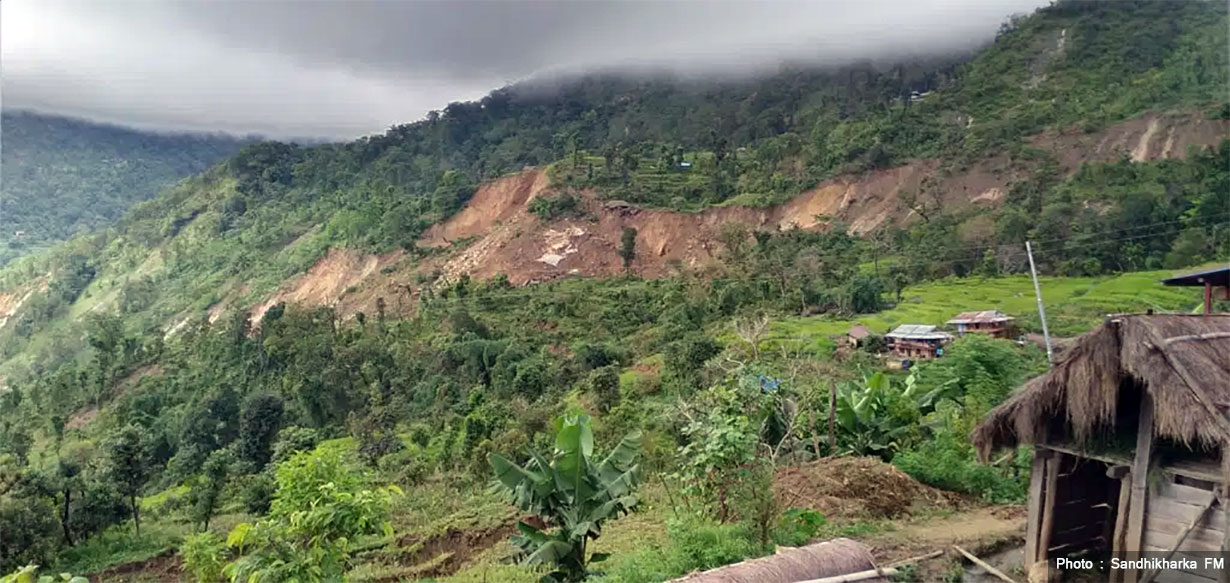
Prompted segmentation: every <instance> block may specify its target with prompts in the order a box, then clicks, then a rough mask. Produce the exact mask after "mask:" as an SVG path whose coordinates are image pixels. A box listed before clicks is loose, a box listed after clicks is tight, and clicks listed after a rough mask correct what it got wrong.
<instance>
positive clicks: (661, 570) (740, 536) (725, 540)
mask: <svg viewBox="0 0 1230 583" xmlns="http://www.w3.org/2000/svg"><path fill="white" fill-rule="evenodd" d="M668 533H669V535H670V543H669V544H668V545H666V546H664V547H662V548H654V549H645V550H643V551H640V552H638V553H635V554H633V555H629V556H627V557H625V558H624V559H623V560H621V561H619V563H618V564H615V565H613V566H612V567H611V569H610V571H609V572H607V574H606V575H605V576H604V577H602V578H601V579H599V580H600V581H602V582H604V583H657V582H659V581H664V580H666V579H670V578H672V577H678V576H680V575H683V574H685V573H690V572H692V571H699V570H705V569H713V568H715V567H720V566H722V565H729V564H731V563H735V562H738V561H742V560H744V559H745V558H747V557H750V556H756V555H758V554H759V552H760V549H759V545H757V544H756V543H755V542H754V541H753V540H752V538H753V537H752V534H751V532H750V531H749V530H748V529H747V527H746V526H744V525H739V524H718V523H715V522H712V521H709V520H707V519H703V518H699V517H694V516H689V517H686V518H684V519H681V520H673V521H671V522H670V524H669V526H668Z"/></svg>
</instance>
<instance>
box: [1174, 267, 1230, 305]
mask: <svg viewBox="0 0 1230 583" xmlns="http://www.w3.org/2000/svg"><path fill="white" fill-rule="evenodd" d="M1162 284H1163V285H1171V286H1180V287H1200V288H1204V314H1205V315H1206V316H1207V315H1209V314H1211V313H1213V288H1218V287H1220V288H1223V289H1224V290H1225V291H1224V296H1225V299H1227V300H1230V267H1218V268H1216V269H1207V270H1204V271H1197V272H1195V273H1189V274H1186V275H1177V276H1175V277H1171V278H1168V279H1163V280H1162Z"/></svg>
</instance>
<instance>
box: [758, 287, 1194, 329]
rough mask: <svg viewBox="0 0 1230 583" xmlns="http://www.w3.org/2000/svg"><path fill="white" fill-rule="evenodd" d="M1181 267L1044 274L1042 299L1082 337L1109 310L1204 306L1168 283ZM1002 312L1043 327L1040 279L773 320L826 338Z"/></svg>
mask: <svg viewBox="0 0 1230 583" xmlns="http://www.w3.org/2000/svg"><path fill="white" fill-rule="evenodd" d="M1174 274H1175V272H1173V271H1140V272H1135V273H1125V274H1121V275H1116V276H1107V277H1097V278H1094V277H1043V278H1040V280H1039V283H1040V285H1041V287H1042V299H1043V301H1044V303H1045V305H1046V316H1047V322H1048V324H1049V325H1050V329H1051V333H1052V334H1055V335H1056V336H1075V335H1078V334H1081V333H1083V332H1085V331H1087V330H1089V329H1090V328H1092V327H1093V326H1095V325H1097V323H1098V322H1100V321H1101V320H1102V318H1104V317H1105V316H1106V315H1108V314H1117V313H1132V312H1144V311H1146V310H1148V309H1153V310H1155V311H1158V312H1191V311H1193V310H1197V309H1199V306H1200V302H1201V292H1200V290H1198V289H1195V288H1182V287H1166V286H1163V285H1162V284H1161V280H1162V279H1164V278H1167V277H1170V276H1172V275H1174ZM974 310H1000V311H1002V312H1004V313H1006V314H1008V315H1010V316H1014V317H1016V318H1017V323H1018V325H1019V327H1020V329H1021V330H1022V331H1040V330H1041V325H1040V321H1039V319H1038V311H1037V305H1036V303H1035V301H1034V288H1033V283H1032V282H1031V281H1030V278H1029V276H1028V275H1013V276H1009V277H998V278H978V277H968V278H960V279H958V278H952V279H945V280H940V281H935V282H931V283H926V284H923V285H918V286H913V287H908V288H906V289H905V290H904V291H903V292H902V294H901V303H899V304H897V305H896V306H894V307H892V308H890V309H888V310H884V311H882V312H879V313H875V314H865V315H860V316H857V317H855V318H851V319H839V318H833V317H830V316H810V317H796V318H787V319H784V320H781V321H778V322H774V323H773V328H772V330H773V334H772V337H773V338H779V339H785V338H818V337H824V336H835V335H842V334H845V333H846V331H847V330H849V329H850V326H852V325H854V324H855V323H861V324H863V325H864V326H867V327H868V328H869V329H871V330H872V331H873V332H875V333H877V334H883V333H885V332H888V331H889V330H891V329H892V328H894V327H896V326H899V325H901V324H935V325H943V324H944V322H946V321H947V320H948V319H949V318H952V317H953V316H954V315H956V314H958V313H960V312H967V311H974Z"/></svg>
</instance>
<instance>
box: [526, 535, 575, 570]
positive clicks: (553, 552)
mask: <svg viewBox="0 0 1230 583" xmlns="http://www.w3.org/2000/svg"><path fill="white" fill-rule="evenodd" d="M571 552H572V545H570V544H568V543H566V542H564V541H562V540H551V541H546V542H544V543H542V544H541V545H539V546H538V550H536V551H534V552H533V553H530V556H528V557H526V558H525V560H524V561H522V562H523V563H525V564H527V565H537V564H540V563H541V564H546V565H555V564H558V563H562V562H564V561H565V560H566V559H567V557H568V555H569V553H571Z"/></svg>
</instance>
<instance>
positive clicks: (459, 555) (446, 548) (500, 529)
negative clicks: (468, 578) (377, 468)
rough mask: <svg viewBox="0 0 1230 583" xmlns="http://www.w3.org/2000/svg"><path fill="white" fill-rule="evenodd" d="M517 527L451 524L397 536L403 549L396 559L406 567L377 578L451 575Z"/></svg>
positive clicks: (385, 579) (503, 539)
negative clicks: (421, 533) (426, 532)
mask: <svg viewBox="0 0 1230 583" xmlns="http://www.w3.org/2000/svg"><path fill="white" fill-rule="evenodd" d="M515 530H516V527H515V525H514V524H512V523H508V524H503V525H500V526H497V527H491V528H483V529H461V528H449V529H448V530H445V531H444V532H441V533H439V534H435V535H431V536H429V537H425V538H424V537H420V536H418V535H407V536H403V537H401V538H400V539H398V540H397V546H398V547H400V549H399V552H398V553H397V554H396V555H395V562H396V563H397V564H399V565H402V566H404V567H407V568H406V569H404V570H401V571H400V572H399V573H398V574H396V575H390V576H388V577H385V578H381V579H377V580H376V581H377V582H378V583H384V582H392V581H400V580H402V579H403V578H404V577H405V576H406V575H408V574H409V575H412V576H413V577H419V578H431V577H446V576H448V575H452V574H454V573H456V572H457V571H459V570H460V569H461V568H462V567H464V566H465V565H466V564H467V563H469V562H471V561H472V560H473V559H475V558H476V557H478V556H479V555H481V554H483V553H484V552H486V551H488V550H490V549H491V548H492V547H495V546H496V545H497V544H499V543H500V542H502V541H505V540H508V537H509V536H511V535H512V534H513V532H514V531H515Z"/></svg>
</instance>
